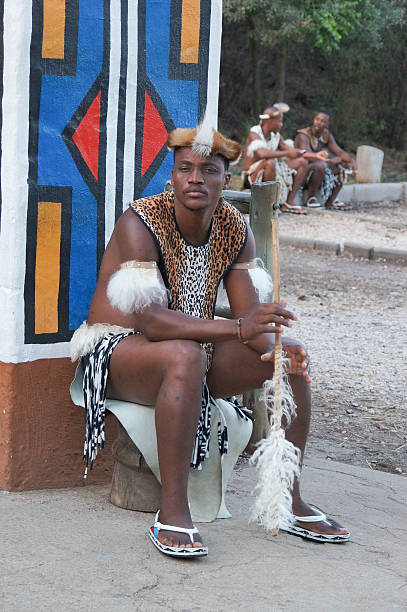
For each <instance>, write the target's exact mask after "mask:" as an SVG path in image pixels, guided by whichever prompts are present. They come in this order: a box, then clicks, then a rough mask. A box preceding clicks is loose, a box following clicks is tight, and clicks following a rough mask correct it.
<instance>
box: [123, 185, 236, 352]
mask: <svg viewBox="0 0 407 612" xmlns="http://www.w3.org/2000/svg"><path fill="white" fill-rule="evenodd" d="M130 207H131V210H132V211H133V212H134V213H135V214H136V215H137V216H138V217H139V218H140V219H141V220H142V221H143V223H144V224H145V225H146V227H147V228H148V229H149V230H150V232H151V233H152V234H153V236H154V239H155V242H156V244H157V246H158V249H159V255H160V259H159V262H158V265H159V268H160V271H161V274H162V277H163V279H164V283H165V285H166V287H167V289H168V290H169V293H170V298H169V304H168V307H169V308H170V309H171V310H177V311H180V312H183V313H185V314H189V315H192V316H195V317H199V318H201V319H213V317H214V312H215V302H216V295H217V291H218V286H219V283H220V282H221V280H222V278H223V277H224V276H225V274H226V273H227V271H228V270H229V268H230V266H231V265H232V264H233V263H234V262H235V261H236V259H237V258H238V256H239V254H240V253H241V251H242V249H243V248H244V246H245V244H246V240H247V226H246V222H245V220H244V218H243V216H242V215H241V214H240V212H239V211H238V210H236V209H235V208H234V207H233V206H231V205H230V204H228V202H226V200H224V199H223V198H221V199H220V200H219V203H218V205H217V207H216V209H215V212H214V215H213V220H212V226H211V229H210V233H209V237H208V239H207V241H206V242H205V244H202V245H200V246H195V245H193V244H191V243H189V242H188V241H187V240H186V239H185V238H184V237H183V236H182V234H181V232H180V230H179V228H178V225H177V222H176V219H175V207H174V193H173V192H170V191H166V192H164V193H160V194H158V195H155V196H151V197H147V198H142V199H140V200H136V201H135V202H133V203H132V204H131V205H130ZM204 347H205V349H206V351H207V354H208V357H209V356H210V355H211V354H212V352H213V345H212V344H205V345H204Z"/></svg>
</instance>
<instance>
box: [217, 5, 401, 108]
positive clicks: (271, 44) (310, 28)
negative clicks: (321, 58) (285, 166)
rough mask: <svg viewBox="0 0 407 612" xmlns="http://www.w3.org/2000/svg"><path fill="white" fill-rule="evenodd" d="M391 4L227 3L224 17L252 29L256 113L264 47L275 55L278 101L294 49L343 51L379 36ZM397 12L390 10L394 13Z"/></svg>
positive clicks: (253, 96) (224, 8) (253, 89)
mask: <svg viewBox="0 0 407 612" xmlns="http://www.w3.org/2000/svg"><path fill="white" fill-rule="evenodd" d="M393 4H396V5H397V2H395V3H393V2H392V0H390V1H388V0H342V1H341V2H338V1H337V0H289V1H287V0H224V2H223V12H224V17H225V19H226V20H227V21H229V22H242V21H243V22H247V24H248V26H249V39H250V56H251V75H252V112H253V113H256V112H258V109H259V104H260V103H261V100H262V92H261V83H260V78H259V69H258V64H259V62H258V58H259V47H264V48H268V49H275V50H276V66H275V75H276V98H277V99H279V100H282V99H284V93H285V83H286V62H287V54H289V52H290V46H292V45H298V44H306V45H307V46H308V47H311V48H315V49H319V50H320V51H322V52H323V53H330V52H332V51H334V50H338V49H339V48H340V47H341V45H342V44H343V42H344V40H345V39H346V38H347V37H349V36H350V35H351V34H352V33H355V32H356V31H360V30H363V31H365V32H369V35H370V37H371V38H372V39H374V38H375V37H377V35H378V31H379V29H380V28H379V27H378V24H379V23H380V22H381V21H383V14H384V9H386V11H387V16H386V19H388V13H389V11H390V5H393ZM396 9H397V7H396ZM394 10H395V7H393V6H392V7H391V11H392V13H394Z"/></svg>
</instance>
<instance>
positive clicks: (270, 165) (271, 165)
mask: <svg viewBox="0 0 407 612" xmlns="http://www.w3.org/2000/svg"><path fill="white" fill-rule="evenodd" d="M265 169H267V170H268V171H269V172H274V171H275V169H276V160H275V159H268V160H267V161H266V164H265Z"/></svg>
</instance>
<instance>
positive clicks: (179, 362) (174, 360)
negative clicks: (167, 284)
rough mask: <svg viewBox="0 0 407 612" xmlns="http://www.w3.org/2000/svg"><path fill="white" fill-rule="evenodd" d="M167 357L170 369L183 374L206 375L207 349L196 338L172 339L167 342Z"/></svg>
mask: <svg viewBox="0 0 407 612" xmlns="http://www.w3.org/2000/svg"><path fill="white" fill-rule="evenodd" d="M166 358H167V361H168V366H169V369H171V370H172V371H173V372H174V371H175V372H177V373H178V374H180V375H181V376H184V375H192V374H195V375H196V374H198V375H199V376H202V377H203V376H204V375H205V371H206V362H207V357H206V351H205V349H204V348H203V347H202V346H201V345H200V344H199V343H198V342H195V341H194V340H172V341H170V342H168V343H167V347H166Z"/></svg>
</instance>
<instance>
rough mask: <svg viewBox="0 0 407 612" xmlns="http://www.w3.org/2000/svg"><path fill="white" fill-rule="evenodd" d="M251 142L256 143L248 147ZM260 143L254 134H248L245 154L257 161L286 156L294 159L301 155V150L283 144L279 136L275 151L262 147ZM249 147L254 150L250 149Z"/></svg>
mask: <svg viewBox="0 0 407 612" xmlns="http://www.w3.org/2000/svg"><path fill="white" fill-rule="evenodd" d="M257 142H258V143H259V145H258V147H257V148H255V147H256V144H257ZM251 143H256V144H255V145H254V146H253V145H252V147H250V145H251ZM261 144H262V141H261V139H260V138H259V137H258V136H257V135H256V134H254V133H252V134H249V136H248V141H247V146H246V156H249V157H252V158H253V160H254V161H259V160H261V159H278V158H281V157H288V158H289V159H296V158H297V157H301V151H299V150H297V149H293V148H292V147H288V146H287V145H285V144H284V141H283V139H282V138H281V136H280V142H279V145H278V149H277V150H276V151H272V150H271V149H268V148H267V147H262V146H261ZM251 148H252V149H254V150H253V151H250V149H251Z"/></svg>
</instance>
